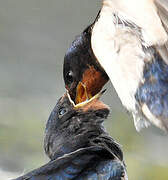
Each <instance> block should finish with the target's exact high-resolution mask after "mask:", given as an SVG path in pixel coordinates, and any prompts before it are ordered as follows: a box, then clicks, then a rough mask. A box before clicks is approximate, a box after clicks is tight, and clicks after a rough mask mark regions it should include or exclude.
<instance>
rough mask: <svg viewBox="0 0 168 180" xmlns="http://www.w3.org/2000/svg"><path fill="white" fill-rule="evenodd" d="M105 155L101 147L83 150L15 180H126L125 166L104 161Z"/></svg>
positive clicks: (116, 162)
mask: <svg viewBox="0 0 168 180" xmlns="http://www.w3.org/2000/svg"><path fill="white" fill-rule="evenodd" d="M106 152H107V151H106ZM101 154H103V157H100V155H101ZM105 154H106V153H104V152H102V148H101V147H93V146H92V147H89V148H83V149H80V150H77V151H75V152H73V153H70V154H67V155H64V156H63V157H61V158H58V159H56V160H53V161H50V162H49V163H47V164H45V165H44V166H42V167H40V168H38V169H36V170H34V171H32V172H30V173H28V174H26V175H24V176H22V177H19V178H17V179H15V180H57V179H59V180H72V179H74V180H83V179H85V180H87V179H92V178H93V179H102V180H103V179H104V180H126V179H127V176H126V170H125V166H124V165H123V164H122V163H121V162H120V161H118V160H113V159H112V160H105V158H104V155H105Z"/></svg>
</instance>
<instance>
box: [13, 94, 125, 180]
mask: <svg viewBox="0 0 168 180" xmlns="http://www.w3.org/2000/svg"><path fill="white" fill-rule="evenodd" d="M98 97H99V96H95V98H93V99H91V100H90V101H88V102H86V103H84V104H81V105H80V106H78V107H77V106H74V103H72V100H71V99H70V98H69V95H68V94H67V93H66V94H65V95H64V96H63V97H62V98H60V99H59V101H58V103H57V104H56V106H55V108H54V109H53V111H52V113H51V115H50V117H49V119H48V122H47V125H46V131H45V141H44V148H45V152H46V154H47V155H48V156H49V158H50V159H51V161H50V162H48V163H47V164H45V165H44V166H42V167H40V168H38V169H35V170H34V171H32V172H30V173H27V174H25V175H24V176H22V177H19V178H17V179H16V180H87V179H95V180H98V179H99V180H127V173H126V167H125V164H124V161H123V153H122V150H121V148H120V145H119V144H118V143H116V142H115V141H114V139H112V138H111V137H110V136H109V135H108V133H107V132H106V131H105V129H104V126H103V124H102V123H103V121H104V119H106V118H107V116H108V114H109V108H108V107H107V106H106V105H105V104H103V103H102V102H101V101H99V100H98Z"/></svg>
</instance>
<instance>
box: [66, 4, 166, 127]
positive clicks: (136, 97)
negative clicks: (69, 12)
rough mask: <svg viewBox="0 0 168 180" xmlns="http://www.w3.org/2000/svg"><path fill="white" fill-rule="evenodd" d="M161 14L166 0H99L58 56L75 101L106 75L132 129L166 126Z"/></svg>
mask: <svg viewBox="0 0 168 180" xmlns="http://www.w3.org/2000/svg"><path fill="white" fill-rule="evenodd" d="M167 18H168V1H166V0H157V1H154V0H141V1H140V0H139V1H135V0H103V4H102V8H101V11H100V12H99V14H98V16H97V18H96V20H95V22H94V23H93V24H91V25H90V26H89V27H88V28H87V29H86V30H85V31H84V32H83V33H82V34H81V35H80V36H79V37H77V38H76V39H75V41H74V42H73V43H72V45H71V47H70V48H69V50H68V51H67V53H66V55H65V58H64V81H65V84H66V88H67V89H68V90H69V92H70V94H71V97H72V99H73V100H74V101H75V102H76V104H78V103H80V102H83V101H84V100H86V99H89V98H91V97H92V96H94V95H95V93H98V92H99V91H100V90H101V88H102V87H103V86H104V84H105V83H106V82H107V80H108V78H107V75H108V77H109V79H110V80H111V82H112V84H113V86H114V88H115V90H116V92H117V94H118V96H119V98H120V100H121V102H122V104H123V105H124V106H125V107H126V109H127V110H128V111H129V112H131V113H132V115H133V118H134V124H135V127H136V129H137V130H138V131H139V130H140V129H141V128H142V127H148V126H149V125H150V124H151V123H152V124H154V125H155V126H157V127H159V128H161V129H163V130H165V131H168V64H167V63H168V44H167V39H168V36H167V31H168V19H167ZM86 48H87V49H88V50H87V51H86ZM83 49H84V50H83ZM85 55H88V56H89V58H87V56H86V57H85ZM89 61H90V62H89ZM80 64H82V66H80ZM90 64H91V65H90ZM91 67H92V68H91ZM92 69H95V70H96V72H95V74H94V73H92ZM103 69H104V71H103ZM105 72H106V73H107V74H106V73H105ZM76 74H78V75H76ZM90 74H91V75H90ZM97 74H99V76H97ZM101 74H102V76H101ZM103 75H105V76H103ZM93 77H94V78H95V79H92V78H93ZM102 77H105V80H104V79H103V78H102ZM68 79H69V80H68ZM80 82H82V83H83V84H84V85H85V88H86V90H87V93H85V94H84V95H83V98H79V97H82V96H81V94H82V92H83V90H81V88H80ZM88 84H89V85H88ZM72 87H73V88H72ZM78 96H79V97H78Z"/></svg>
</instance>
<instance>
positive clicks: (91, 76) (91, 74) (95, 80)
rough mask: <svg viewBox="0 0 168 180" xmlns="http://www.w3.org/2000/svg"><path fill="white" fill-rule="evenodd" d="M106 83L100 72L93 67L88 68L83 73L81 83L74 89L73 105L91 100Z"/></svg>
mask: <svg viewBox="0 0 168 180" xmlns="http://www.w3.org/2000/svg"><path fill="white" fill-rule="evenodd" d="M107 81H108V80H107V78H105V77H104V76H103V73H102V72H100V71H98V70H96V69H95V68H94V67H93V66H89V68H88V69H87V70H86V71H85V72H84V73H83V77H82V81H80V82H79V83H78V85H77V87H76V98H75V104H79V103H81V102H84V101H86V100H89V99H91V98H92V97H93V96H95V95H96V94H97V93H99V92H100V91H101V89H102V87H103V86H104V85H105V84H106V83H107Z"/></svg>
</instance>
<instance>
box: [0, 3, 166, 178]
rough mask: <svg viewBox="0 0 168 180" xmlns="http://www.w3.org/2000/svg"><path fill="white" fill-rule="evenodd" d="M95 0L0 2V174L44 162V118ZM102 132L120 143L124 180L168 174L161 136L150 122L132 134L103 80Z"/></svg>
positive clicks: (5, 175) (19, 171) (95, 7)
mask: <svg viewBox="0 0 168 180" xmlns="http://www.w3.org/2000/svg"><path fill="white" fill-rule="evenodd" d="M100 6H101V2H100V0H99V1H98V0H71V1H69V0H61V1H58V0H47V1H46V0H0V179H1V180H7V179H10V178H14V177H16V176H18V175H22V174H23V173H25V172H28V171H30V170H32V169H33V168H37V167H39V166H41V165H42V164H44V163H45V162H47V161H48V158H47V157H46V156H45V154H44V151H43V135H44V128H45V123H46V120H47V119H48V117H49V114H50V112H51V110H52V109H53V107H54V105H55V103H56V101H57V99H58V98H59V97H60V96H61V95H62V94H63V93H64V91H65V88H64V83H63V78H62V65H63V58H64V54H65V52H66V50H67V48H68V47H69V45H70V43H71V42H72V40H73V39H74V37H75V36H76V35H78V34H79V33H80V32H82V30H83V29H84V28H85V27H86V26H87V25H88V24H90V23H92V22H93V20H94V18H95V17H96V15H97V13H98V10H99V8H100ZM107 89H108V90H107V93H106V94H105V95H104V97H103V100H104V102H105V103H106V104H108V105H109V106H110V107H111V109H112V110H111V115H110V117H109V119H108V120H107V121H106V123H105V124H106V127H107V129H108V131H109V132H110V134H111V135H112V136H113V137H114V138H115V139H116V140H117V141H118V142H119V143H120V144H122V145H123V151H124V157H125V160H126V164H127V168H128V175H129V179H130V180H167V179H168V155H167V154H168V135H165V134H164V133H163V132H161V131H160V130H159V129H156V128H154V127H151V128H149V129H145V130H142V132H141V133H137V132H136V130H135V128H134V125H133V120H132V117H131V116H130V115H128V114H127V113H126V112H125V110H124V109H123V107H122V106H121V103H120V101H119V100H118V98H117V96H116V93H115V91H114V89H113V87H112V85H111V83H108V84H107Z"/></svg>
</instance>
